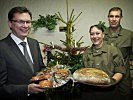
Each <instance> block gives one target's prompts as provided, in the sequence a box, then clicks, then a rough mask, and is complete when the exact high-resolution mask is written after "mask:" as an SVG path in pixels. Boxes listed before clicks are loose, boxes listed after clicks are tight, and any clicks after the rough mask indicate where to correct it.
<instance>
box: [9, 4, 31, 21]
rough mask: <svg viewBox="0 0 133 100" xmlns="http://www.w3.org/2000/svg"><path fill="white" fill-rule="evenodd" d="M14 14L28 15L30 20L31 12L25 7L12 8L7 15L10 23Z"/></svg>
mask: <svg viewBox="0 0 133 100" xmlns="http://www.w3.org/2000/svg"><path fill="white" fill-rule="evenodd" d="M15 13H20V14H21V13H28V14H29V15H30V17H31V19H32V14H31V12H30V11H29V10H28V9H27V8H26V7H24V6H22V7H14V8H12V9H11V10H10V11H9V13H8V20H9V21H12V19H13V17H14V14H15Z"/></svg>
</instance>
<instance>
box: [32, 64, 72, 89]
mask: <svg viewBox="0 0 133 100" xmlns="http://www.w3.org/2000/svg"><path fill="white" fill-rule="evenodd" d="M69 75H70V71H69V70H68V69H67V68H66V67H64V65H56V66H52V67H48V68H45V69H43V70H41V71H40V72H38V74H37V75H36V76H34V77H32V79H31V80H32V81H37V82H39V84H40V86H41V88H44V87H50V88H51V87H52V88H55V87H59V86H62V85H64V84H65V83H67V82H68V80H70V77H69Z"/></svg>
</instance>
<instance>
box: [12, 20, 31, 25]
mask: <svg viewBox="0 0 133 100" xmlns="http://www.w3.org/2000/svg"><path fill="white" fill-rule="evenodd" d="M11 21H13V22H16V23H18V24H20V25H24V24H25V23H26V24H27V25H30V24H31V23H32V21H30V20H28V21H24V20H11Z"/></svg>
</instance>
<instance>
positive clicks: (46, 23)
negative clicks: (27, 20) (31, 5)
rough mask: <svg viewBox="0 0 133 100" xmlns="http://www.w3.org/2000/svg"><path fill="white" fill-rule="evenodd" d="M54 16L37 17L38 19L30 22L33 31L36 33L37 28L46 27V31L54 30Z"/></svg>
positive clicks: (55, 20) (55, 19)
mask: <svg viewBox="0 0 133 100" xmlns="http://www.w3.org/2000/svg"><path fill="white" fill-rule="evenodd" d="M57 20H58V18H57V16H56V15H49V14H48V15H46V17H44V16H42V15H39V19H37V20H34V21H32V26H33V31H34V32H35V31H37V29H38V28H42V27H46V28H47V29H48V30H54V29H55V28H56V25H57Z"/></svg>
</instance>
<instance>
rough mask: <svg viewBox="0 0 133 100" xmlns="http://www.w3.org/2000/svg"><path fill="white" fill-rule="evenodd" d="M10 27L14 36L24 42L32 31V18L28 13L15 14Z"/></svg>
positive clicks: (9, 22) (9, 23)
mask: <svg viewBox="0 0 133 100" xmlns="http://www.w3.org/2000/svg"><path fill="white" fill-rule="evenodd" d="M8 25H9V27H10V29H11V30H12V32H13V34H14V35H16V36H17V37H18V38H20V39H21V40H23V39H24V38H25V37H27V36H28V34H29V33H30V30H31V17H30V15H29V14H28V13H15V14H14V16H13V18H12V20H11V21H8Z"/></svg>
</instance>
